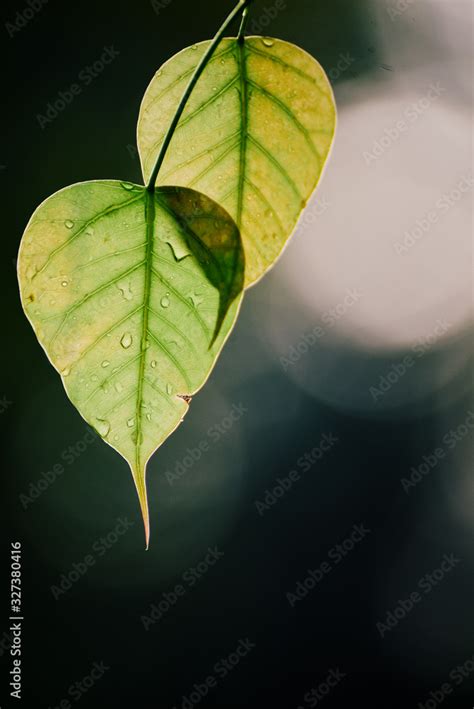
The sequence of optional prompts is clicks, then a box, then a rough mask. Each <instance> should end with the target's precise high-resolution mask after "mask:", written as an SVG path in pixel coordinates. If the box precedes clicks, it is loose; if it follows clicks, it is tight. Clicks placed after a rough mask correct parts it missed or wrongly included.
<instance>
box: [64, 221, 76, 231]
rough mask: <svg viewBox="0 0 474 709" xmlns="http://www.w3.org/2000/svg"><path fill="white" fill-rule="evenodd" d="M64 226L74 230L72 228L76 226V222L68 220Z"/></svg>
mask: <svg viewBox="0 0 474 709" xmlns="http://www.w3.org/2000/svg"><path fill="white" fill-rule="evenodd" d="M64 226H65V227H66V229H72V227H73V226H74V222H72V221H71V220H70V219H66V221H65V222H64Z"/></svg>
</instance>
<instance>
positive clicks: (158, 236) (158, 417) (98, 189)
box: [18, 181, 244, 543]
mask: <svg viewBox="0 0 474 709" xmlns="http://www.w3.org/2000/svg"><path fill="white" fill-rule="evenodd" d="M18 274H19V281H20V290H21V299H22V304H23V307H24V310H25V312H26V314H27V316H28V318H29V320H30V322H31V324H32V326H33V329H34V330H35V333H36V335H37V337H38V339H39V341H40V343H41V345H42V346H43V348H44V349H45V351H46V354H47V355H48V358H49V359H50V361H51V363H52V364H53V365H54V367H55V368H56V369H57V370H58V372H59V373H60V374H61V378H62V381H63V384H64V387H65V389H66V392H67V394H68V396H69V398H70V399H71V401H72V403H73V404H74V405H75V406H76V407H77V409H78V410H79V412H80V413H81V415H82V416H83V417H84V419H85V420H86V421H87V422H88V423H89V424H90V425H91V426H93V427H94V428H95V429H96V430H97V431H98V433H99V434H100V435H101V436H102V438H103V439H104V440H105V441H106V442H107V443H108V444H109V445H111V446H112V447H113V448H115V449H116V450H117V451H118V452H119V453H121V455H122V456H123V457H124V458H125V459H126V460H127V461H128V463H129V464H130V468H131V470H132V474H133V478H134V481H135V485H136V488H137V491H138V495H139V499H140V504H141V508H142V514H143V518H144V522H145V529H146V537H147V543H148V537H149V521H148V505H147V495H146V481H145V477H146V465H147V462H148V460H149V458H150V456H151V455H152V454H153V452H154V451H155V450H156V449H157V448H158V447H159V446H160V445H161V443H163V441H164V440H165V439H166V438H167V437H168V436H169V435H170V433H172V431H173V430H174V429H175V428H176V427H177V426H178V425H179V423H180V422H181V421H182V419H183V417H184V415H185V414H186V412H187V410H188V402H189V398H190V397H192V396H193V394H195V393H196V392H197V391H198V389H200V387H201V386H202V385H203V384H204V382H205V380H206V379H207V377H208V375H209V373H210V371H211V369H212V367H213V365H214V362H215V360H216V358H217V355H218V353H219V351H220V350H221V348H222V346H223V343H224V341H225V339H226V338H227V335H228V334H229V332H230V330H231V329H232V326H233V323H234V321H235V318H236V315H237V312H238V308H239V304H240V301H241V293H242V287H243V279H244V258H243V249H242V244H241V240H240V236H239V233H238V230H237V228H236V225H235V223H234V222H233V221H232V219H231V218H230V217H229V215H228V214H227V213H226V212H225V211H224V210H223V209H222V208H221V207H220V206H218V205H217V204H215V203H214V202H212V201H211V200H210V199H208V198H207V197H205V196H204V195H202V194H199V193H198V192H195V191H194V190H190V189H185V188H175V187H161V188H157V189H156V190H155V192H154V194H153V193H152V192H149V191H147V190H146V189H145V188H144V187H143V186H139V185H133V184H131V183H121V182H118V181H92V182H84V183H80V184H76V185H72V186H70V187H66V188H65V189H63V190H60V191H59V192H57V193H56V194H54V195H53V196H51V197H49V198H48V199H47V200H46V201H45V202H43V204H41V205H40V206H39V207H38V208H37V210H36V211H35V212H34V214H33V216H32V217H31V220H30V222H29V224H28V226H27V228H26V231H25V233H24V235H23V239H22V243H21V248H20V256H19V264H18Z"/></svg>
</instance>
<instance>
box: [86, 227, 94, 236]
mask: <svg viewBox="0 0 474 709" xmlns="http://www.w3.org/2000/svg"><path fill="white" fill-rule="evenodd" d="M86 234H87V236H93V235H94V229H93V228H92V227H91V226H89V227H87V229H86Z"/></svg>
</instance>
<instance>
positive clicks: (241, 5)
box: [146, 0, 253, 192]
mask: <svg viewBox="0 0 474 709" xmlns="http://www.w3.org/2000/svg"><path fill="white" fill-rule="evenodd" d="M252 1H253V0H239V2H238V4H237V5H236V7H235V8H234V9H233V10H232V12H231V13H230V15H229V16H228V17H227V19H226V20H225V21H224V23H223V25H222V26H221V27H220V29H219V31H218V32H217V34H216V36H215V37H214V39H213V40H212V42H211V44H210V45H209V47H208V49H207V51H206V52H205V54H204V56H203V57H202V59H201V61H200V62H199V64H198V66H197V67H196V69H195V71H194V74H193V75H192V77H191V79H190V81H189V84H188V86H187V87H186V90H185V92H184V94H183V96H182V98H181V101H180V102H179V106H178V108H177V110H176V113H175V115H174V117H173V120H172V121H171V124H170V127H169V128H168V131H167V133H166V135H165V138H164V140H163V143H162V144H161V148H160V152H159V154H158V157H157V159H156V163H155V166H154V168H153V171H152V173H151V175H150V179H149V180H148V184H147V186H146V189H147V190H148V192H154V190H155V183H156V178H157V177H158V173H159V171H160V168H161V166H162V164H163V161H164V159H165V156H166V152H167V150H168V148H169V145H170V143H171V140H172V138H173V135H174V132H175V130H176V128H177V126H178V123H179V120H180V118H181V116H182V115H183V111H184V109H185V108H186V104H187V102H188V100H189V97H190V96H191V93H192V91H193V89H194V87H195V86H196V84H197V82H198V80H199V77H200V76H201V74H202V72H203V71H204V69H205V68H206V65H207V63H208V62H209V60H210V59H211V57H212V55H213V54H214V52H215V50H216V48H217V46H218V45H219V43H220V41H221V39H222V37H223V36H224V34H225V32H226V30H227V28H228V27H229V25H230V24H232V22H233V21H234V19H235V18H236V17H237V16H238V15H239V14H240V13H241V12H242V11H244V12H245V11H246V10H247V8H248V6H249V5H250V3H251V2H252Z"/></svg>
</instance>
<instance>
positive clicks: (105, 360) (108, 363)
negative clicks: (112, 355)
mask: <svg viewBox="0 0 474 709" xmlns="http://www.w3.org/2000/svg"><path fill="white" fill-rule="evenodd" d="M109 365H110V362H109V360H108V359H104V361H103V362H102V367H104V368H105V367H108V366H109Z"/></svg>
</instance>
